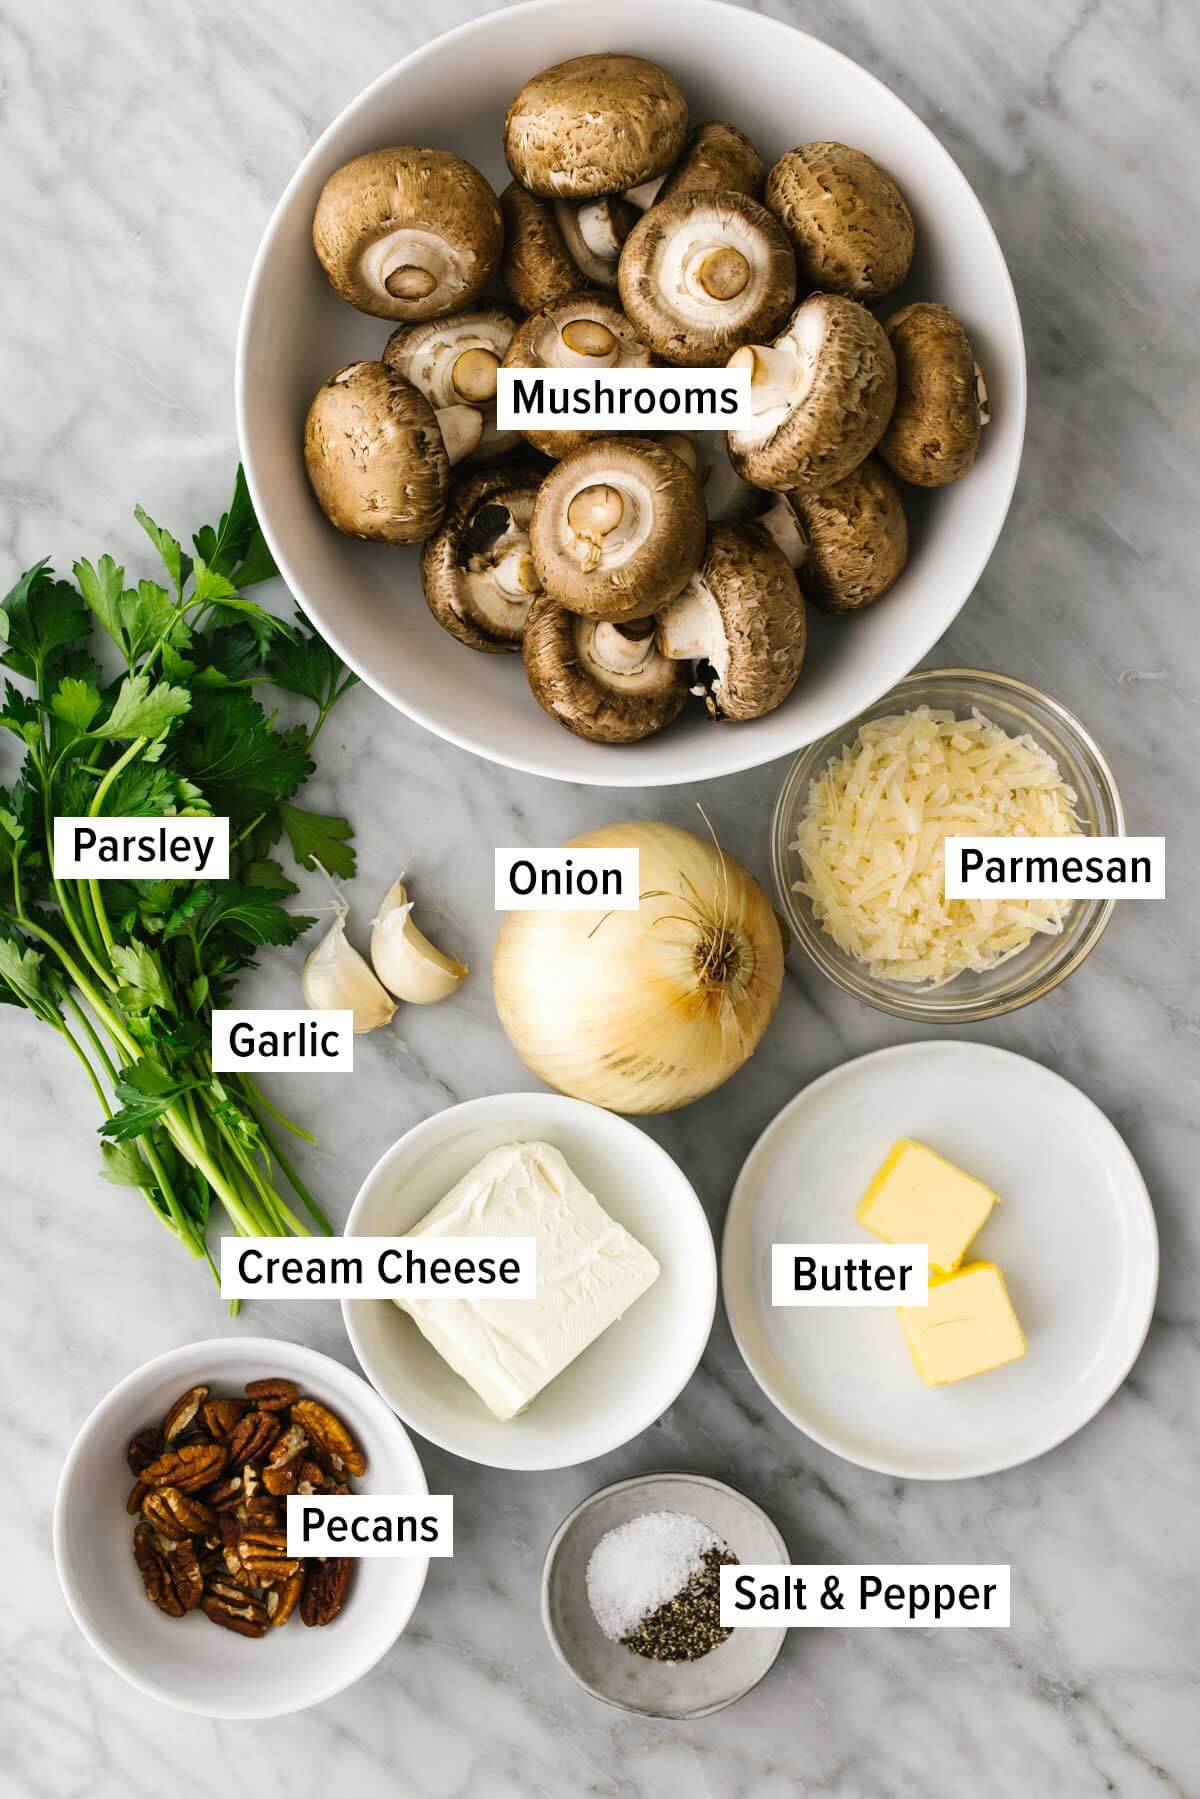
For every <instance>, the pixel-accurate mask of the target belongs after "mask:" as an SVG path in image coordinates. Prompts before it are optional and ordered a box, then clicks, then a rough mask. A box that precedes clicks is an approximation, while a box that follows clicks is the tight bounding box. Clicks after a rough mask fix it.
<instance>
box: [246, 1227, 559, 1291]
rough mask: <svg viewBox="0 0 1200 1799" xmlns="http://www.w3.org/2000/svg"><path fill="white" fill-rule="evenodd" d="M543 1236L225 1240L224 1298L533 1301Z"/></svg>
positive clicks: (259, 1238)
mask: <svg viewBox="0 0 1200 1799" xmlns="http://www.w3.org/2000/svg"><path fill="white" fill-rule="evenodd" d="M536 1291H537V1239H536V1238H535V1237H430V1236H426V1237H322V1238H319V1239H316V1238H314V1239H313V1241H312V1242H306V1241H304V1240H301V1241H299V1242H295V1241H293V1240H292V1239H290V1238H287V1239H283V1240H281V1239H280V1238H279V1237H234V1236H228V1237H222V1238H221V1297H222V1299H254V1298H255V1297H256V1296H261V1295H263V1294H265V1293H270V1294H275V1295H278V1294H287V1295H288V1296H289V1297H292V1298H296V1299H303V1298H310V1299H322V1298H325V1297H337V1298H342V1297H350V1298H353V1299H395V1298H397V1296H398V1295H403V1297H404V1298H405V1299H458V1298H461V1297H462V1295H463V1294H464V1293H479V1292H482V1293H485V1294H486V1295H487V1297H488V1298H489V1299H503V1298H511V1299H533V1298H534V1296H535V1294H536Z"/></svg>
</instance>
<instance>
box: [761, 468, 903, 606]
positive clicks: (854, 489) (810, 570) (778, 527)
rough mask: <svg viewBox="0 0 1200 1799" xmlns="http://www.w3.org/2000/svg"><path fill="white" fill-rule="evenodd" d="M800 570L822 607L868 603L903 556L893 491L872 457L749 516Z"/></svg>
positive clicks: (900, 520) (896, 496)
mask: <svg viewBox="0 0 1200 1799" xmlns="http://www.w3.org/2000/svg"><path fill="white" fill-rule="evenodd" d="M757 522H758V524H759V526H760V527H761V528H762V529H763V530H765V531H766V532H767V533H768V534H769V535H770V537H771V538H772V539H773V540H774V541H775V543H776V544H778V546H779V548H780V549H781V550H783V552H784V554H785V555H786V556H787V557H788V559H789V561H791V563H792V566H793V567H800V568H801V569H802V571H803V575H804V591H805V594H806V595H807V597H808V598H809V599H810V600H811V601H812V602H813V603H814V605H817V606H820V608H821V609H822V611H823V612H855V611H859V610H861V609H862V608H863V607H864V606H873V605H874V604H875V601H876V600H879V599H882V597H883V595H884V594H885V593H886V592H887V591H888V589H889V587H891V585H892V583H893V582H894V581H895V580H896V579H897V577H898V576H899V574H900V573H901V571H902V569H903V568H904V564H905V562H906V560H907V558H908V525H907V523H906V521H905V517H904V508H903V506H902V505H901V503H900V495H899V494H898V493H897V492H896V489H895V486H894V485H893V483H892V482H891V481H890V480H889V479H888V474H887V471H886V469H885V468H884V467H883V465H882V464H881V463H880V461H879V459H878V457H877V456H868V457H867V459H866V461H865V462H860V463H859V465H858V467H857V468H856V469H853V470H852V471H851V472H850V474H848V475H846V476H845V477H844V478H843V479H842V480H841V481H835V482H834V483H833V485H832V486H831V487H823V488H821V490H820V492H818V493H806V492H802V491H797V492H793V493H784V494H780V495H779V498H778V499H777V500H776V502H775V504H774V506H772V507H771V508H770V509H769V510H768V511H767V512H765V513H764V514H763V515H762V517H761V518H760V519H759V520H758V521H757Z"/></svg>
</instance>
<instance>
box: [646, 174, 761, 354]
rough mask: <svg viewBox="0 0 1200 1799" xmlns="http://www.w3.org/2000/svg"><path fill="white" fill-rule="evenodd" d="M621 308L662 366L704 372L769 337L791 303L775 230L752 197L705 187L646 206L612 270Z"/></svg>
mask: <svg viewBox="0 0 1200 1799" xmlns="http://www.w3.org/2000/svg"><path fill="white" fill-rule="evenodd" d="M618 280H619V284H620V291H621V303H622V305H623V306H624V308H625V311H626V313H627V315H628V317H629V318H630V320H631V321H632V322H633V324H634V326H635V327H636V328H637V330H638V332H639V333H640V335H641V336H642V337H643V338H644V339H645V341H646V342H647V343H648V344H649V345H650V347H651V349H652V350H655V351H657V353H658V354H659V355H660V356H662V357H665V358H666V360H667V361H668V362H674V363H684V364H690V365H692V366H711V365H713V364H720V363H723V362H724V361H725V360H726V359H727V357H728V356H729V354H730V352H731V351H733V350H736V349H737V348H739V347H740V346H741V345H742V344H749V343H755V342H758V341H759V340H760V339H761V338H763V337H765V336H769V335H770V334H771V333H773V332H774V331H775V330H776V329H777V327H778V326H779V325H780V324H781V323H782V322H783V320H784V319H785V318H786V316H787V314H788V312H789V311H790V309H791V306H792V303H793V301H794V300H795V297H796V265H795V258H794V257H793V255H792V251H791V246H790V245H789V243H788V240H787V238H786V237H785V235H784V233H783V231H782V229H781V228H780V226H779V225H778V224H777V223H776V221H775V220H774V219H773V218H772V217H771V215H770V213H769V212H767V211H766V209H765V208H764V207H762V206H760V205H759V204H758V201H757V200H751V199H749V198H748V197H747V196H746V195H745V194H739V193H712V192H709V191H706V190H704V189H693V190H691V191H687V192H683V193H680V194H678V195H676V196H675V197H673V198H671V199H666V200H660V201H658V202H657V203H656V204H655V205H654V206H652V207H651V208H650V210H649V212H647V213H646V214H645V215H644V216H643V217H642V218H641V220H640V221H639V222H638V224H636V225H635V226H634V228H633V230H632V231H631V232H630V234H629V236H628V238H627V239H626V241H625V247H624V249H623V250H622V251H621V261H620V265H619V269H618Z"/></svg>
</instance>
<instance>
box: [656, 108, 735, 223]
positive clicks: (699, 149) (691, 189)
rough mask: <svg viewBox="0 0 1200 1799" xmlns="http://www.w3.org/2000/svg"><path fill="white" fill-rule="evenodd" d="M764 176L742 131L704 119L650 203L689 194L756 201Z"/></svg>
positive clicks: (715, 120)
mask: <svg viewBox="0 0 1200 1799" xmlns="http://www.w3.org/2000/svg"><path fill="white" fill-rule="evenodd" d="M765 175H766V169H765V167H764V165H763V159H762V157H761V156H760V155H759V154H758V151H757V150H756V149H755V148H754V145H753V144H752V143H751V142H750V139H749V138H748V137H747V136H746V134H745V132H744V131H739V130H738V128H737V126H736V125H729V124H726V122H725V121H724V119H707V120H706V121H705V122H704V124H703V125H697V127H696V129H695V130H694V131H693V132H692V135H691V136H690V137H689V138H688V141H687V143H686V144H685V145H684V149H683V155H682V156H681V157H680V158H679V161H678V162H677V163H676V164H675V166H674V168H673V169H671V170H670V171H669V172H668V174H667V175H666V176H665V177H664V178H663V182H662V185H661V187H659V188H658V189H657V191H656V192H655V194H654V204H656V205H657V204H659V203H661V202H662V201H663V200H674V199H677V198H678V196H679V195H680V194H691V193H717V192H721V193H727V194H730V193H732V194H745V195H747V197H748V198H749V199H751V200H757V199H759V198H760V197H761V194H762V185H763V178H764V176H765ZM640 191H641V192H644V190H640Z"/></svg>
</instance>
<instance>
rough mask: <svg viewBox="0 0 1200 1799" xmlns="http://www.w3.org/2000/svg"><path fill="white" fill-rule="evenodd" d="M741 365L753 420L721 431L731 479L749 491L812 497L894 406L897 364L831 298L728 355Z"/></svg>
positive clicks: (839, 300)
mask: <svg viewBox="0 0 1200 1799" xmlns="http://www.w3.org/2000/svg"><path fill="white" fill-rule="evenodd" d="M727 366H728V367H730V368H739V367H741V368H748V369H749V370H750V380H751V399H752V404H753V408H754V422H753V424H752V425H751V426H750V427H749V428H747V429H746V430H744V431H731V432H730V433H729V454H730V456H731V457H732V459H733V465H734V467H735V468H736V469H737V471H738V473H739V474H740V475H742V476H743V477H744V478H745V479H746V480H747V481H750V482H753V484H754V485H755V486H756V487H766V488H770V489H773V490H776V491H782V490H784V489H786V488H790V487H803V488H807V489H809V490H811V491H813V492H815V491H817V490H818V489H819V488H821V487H829V486H830V485H831V484H832V483H833V482H834V481H840V480H842V478H843V477H844V476H845V475H848V474H849V473H850V471H851V469H853V468H857V466H858V464H859V463H860V462H861V461H862V460H863V458H864V457H865V456H867V455H869V453H870V452H871V450H873V449H874V447H875V445H876V444H877V443H878V441H879V439H880V437H881V436H882V434H883V431H884V428H885V426H886V425H887V422H888V419H889V418H890V417H891V415H892V407H893V405H894V404H895V400H896V362H895V358H894V356H893V355H892V349H891V345H890V344H889V343H888V340H887V337H886V335H885V334H884V330H883V327H882V325H881V324H880V323H879V321H878V319H876V318H874V317H873V316H872V314H871V313H869V312H868V311H867V310H866V308H865V307H864V306H860V305H859V304H858V303H857V301H855V300H847V299H844V298H843V297H842V296H840V295H838V294H813V295H812V296H811V297H810V298H809V299H807V300H805V302H804V303H803V305H802V306H798V307H797V308H796V310H795V312H794V313H793V314H792V316H791V318H790V319H789V320H788V322H787V325H786V326H785V327H784V329H783V331H782V332H781V333H780V335H779V337H777V338H776V340H775V342H774V343H773V344H767V345H761V344H755V345H752V346H749V347H747V348H744V349H741V350H735V351H734V353H733V355H732V356H731V357H730V358H729V363H728V365H727Z"/></svg>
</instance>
